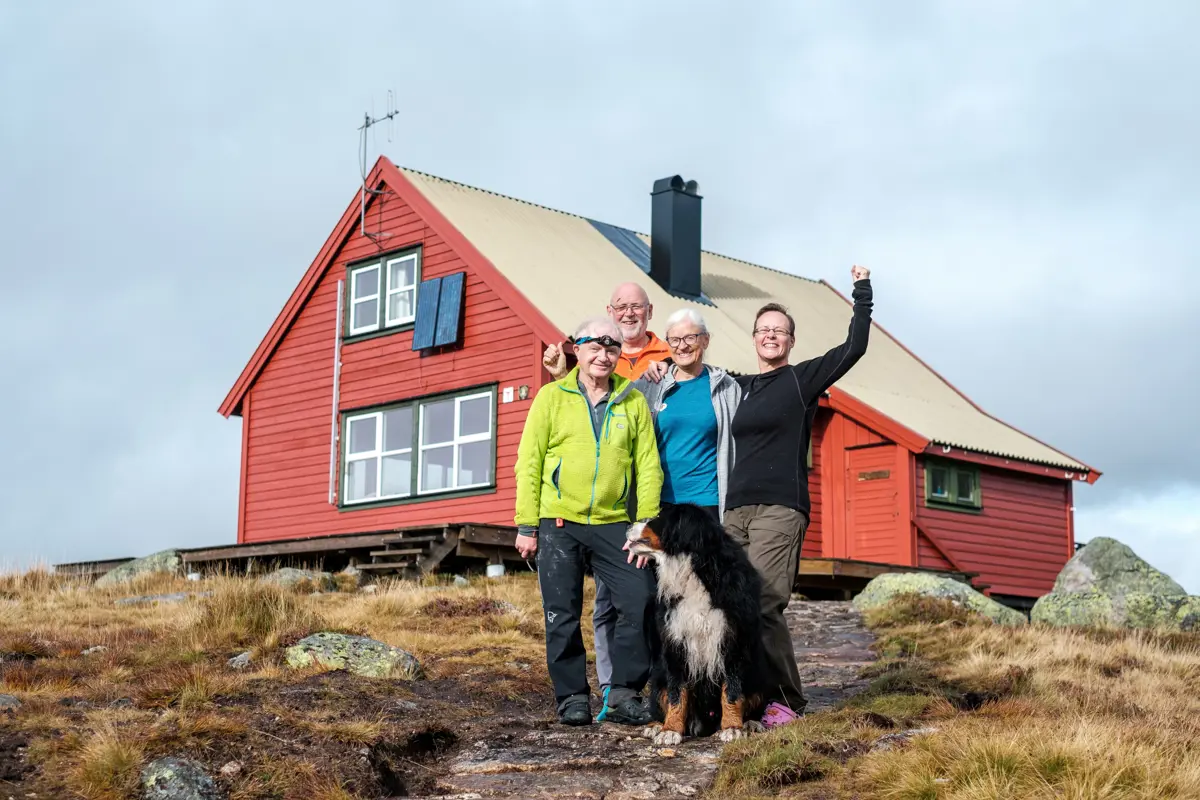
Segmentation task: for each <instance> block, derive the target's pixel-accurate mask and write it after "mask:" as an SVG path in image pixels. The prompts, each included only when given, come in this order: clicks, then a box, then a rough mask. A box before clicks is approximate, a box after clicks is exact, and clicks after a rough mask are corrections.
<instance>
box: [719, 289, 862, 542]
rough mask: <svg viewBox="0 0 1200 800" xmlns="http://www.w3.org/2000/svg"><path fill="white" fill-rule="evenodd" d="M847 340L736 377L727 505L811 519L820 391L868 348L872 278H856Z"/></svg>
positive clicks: (728, 506)
mask: <svg viewBox="0 0 1200 800" xmlns="http://www.w3.org/2000/svg"><path fill="white" fill-rule="evenodd" d="M852 296H853V298H854V311H853V315H852V316H851V318H850V332H849V335H848V336H847V337H846V341H845V342H843V343H842V344H839V345H838V346H837V347H835V348H833V349H832V350H830V351H829V352H828V353H826V354H825V355H822V356H818V357H816V358H812V359H809V360H808V361H804V362H801V363H799V364H794V365H792V364H789V365H785V366H782V367H779V368H778V369H773V370H771V371H770V372H763V373H760V374H758V375H744V376H742V377H739V378H738V379H737V382H738V384H739V385H740V386H741V387H742V400H741V403H740V404H739V405H738V409H737V413H736V414H734V417H733V422H732V424H731V426H730V431H731V432H732V433H733V442H734V448H735V450H734V452H735V463H734V466H733V473H732V474H731V475H730V477H729V491H728V494H727V497H726V501H725V507H726V508H737V507H738V506H747V505H760V504H761V505H776V506H786V507H787V508H791V509H795V510H796V511H800V512H801V513H803V514H804V517H805V519H806V520H807V519H808V518H809V513H810V501H809V496H808V467H807V464H806V461H807V454H808V441H809V437H810V436H811V435H812V426H813V420H814V419H815V418H816V415H817V403H818V402H819V401H820V399H821V396H822V395H823V394H824V393H825V392H826V391H828V389H829V387H830V386H832V385H833V384H834V383H836V382H837V380H838V379H839V378H841V377H842V376H843V375H845V374H846V373H847V372H849V371H850V368H851V367H853V366H854V365H855V364H856V363H857V362H858V360H859V359H860V358H862V356H863V354H864V353H865V352H867V339H868V338H869V336H870V333H871V308H872V292H871V281H870V280H869V279H868V280H861V281H855V283H854V293H853V295H852Z"/></svg>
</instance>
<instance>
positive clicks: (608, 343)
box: [574, 320, 621, 381]
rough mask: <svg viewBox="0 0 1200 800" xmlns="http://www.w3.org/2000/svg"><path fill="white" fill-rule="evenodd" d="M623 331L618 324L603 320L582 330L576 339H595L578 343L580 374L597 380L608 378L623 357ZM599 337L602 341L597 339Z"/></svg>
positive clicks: (577, 355) (576, 348)
mask: <svg viewBox="0 0 1200 800" xmlns="http://www.w3.org/2000/svg"><path fill="white" fill-rule="evenodd" d="M620 336H621V331H620V330H618V329H617V326H616V325H614V324H612V323H610V322H608V321H607V320H603V322H602V323H598V324H594V325H589V326H587V327H586V328H585V329H584V330H582V331H580V332H579V334H578V335H577V336H576V339H589V338H591V339H593V341H585V342H583V343H582V344H576V345H575V346H574V347H575V357H576V358H577V359H579V374H580V375H586V376H588V377H590V378H594V379H596V380H597V381H604V380H607V379H608V377H609V376H610V375H612V373H613V370H614V369H616V368H617V360H618V359H619V358H620V357H621V339H620ZM595 339H599V340H600V341H595Z"/></svg>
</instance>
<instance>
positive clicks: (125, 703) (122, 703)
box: [108, 697, 133, 708]
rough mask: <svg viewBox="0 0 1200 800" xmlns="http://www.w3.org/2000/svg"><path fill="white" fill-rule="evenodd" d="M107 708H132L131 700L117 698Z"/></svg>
mask: <svg viewBox="0 0 1200 800" xmlns="http://www.w3.org/2000/svg"><path fill="white" fill-rule="evenodd" d="M108 707H109V708H133V700H131V699H129V698H128V697H119V698H117V699H116V700H113V701H112V702H111V703H109V704H108Z"/></svg>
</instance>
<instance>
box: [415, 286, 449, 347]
mask: <svg viewBox="0 0 1200 800" xmlns="http://www.w3.org/2000/svg"><path fill="white" fill-rule="evenodd" d="M441 289H442V279H441V278H429V279H428V280H424V281H421V285H420V286H418V287H417V321H416V323H415V324H414V325H413V342H412V349H413V350H423V349H425V348H426V347H433V337H434V332H435V330H436V329H437V316H438V313H437V310H438V297H439V295H440V294H441Z"/></svg>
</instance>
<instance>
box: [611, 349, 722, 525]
mask: <svg viewBox="0 0 1200 800" xmlns="http://www.w3.org/2000/svg"><path fill="white" fill-rule="evenodd" d="M705 366H706V367H708V382H709V386H710V387H711V388H712V403H713V411H714V412H715V413H716V415H717V496H718V497H719V498H720V513H721V517H722V518H724V516H725V492H726V490H727V489H728V488H729V473H730V472H731V471H732V470H733V461H734V456H735V453H734V448H733V434H732V433H731V432H730V424H731V423H732V422H733V414H734V412H735V411H737V407H738V403H739V402H740V401H741V399H742V390H741V388H739V387H738V384H737V381H735V380H734V379H733V378H732V377H731V376H730V375H729V373H727V372H725V370H723V369H721V368H720V367H714V366H712V365H711V364H706V365H705ZM678 369H679V367H677V366H676V365H674V364H672V365H671V366H670V367H669V368H668V369H667V374H666V375H664V376H663V379H662V380H661V381H659V382H658V383H655V382H654V381H652V380H650V379H649V378H646V377H645V376H643V377H641V378H638V379H637V380H636V381H634V382H633V388H635V389H637V390H638V391H639V392H641V393H642V394H643V395H645V396H646V402H647V403H648V404H649V405H650V416H651V418H652V419H653V420H654V421H655V422H657V421H658V412H659V410H660V409H662V406H663V398H664V397H666V396H667V392H669V391H670V390H671V387H673V386H674V385H675V383H676V380H675V372H676V370H678Z"/></svg>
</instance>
